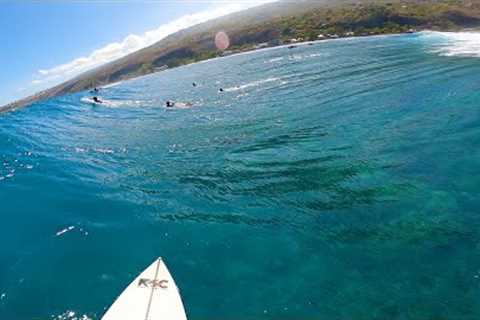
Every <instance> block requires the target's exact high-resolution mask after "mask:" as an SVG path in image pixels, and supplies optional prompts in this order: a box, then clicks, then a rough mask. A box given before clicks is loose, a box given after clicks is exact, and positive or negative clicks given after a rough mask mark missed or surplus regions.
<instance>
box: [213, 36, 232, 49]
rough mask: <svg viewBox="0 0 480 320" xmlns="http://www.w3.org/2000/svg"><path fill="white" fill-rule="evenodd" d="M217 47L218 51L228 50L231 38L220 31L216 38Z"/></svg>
mask: <svg viewBox="0 0 480 320" xmlns="http://www.w3.org/2000/svg"><path fill="white" fill-rule="evenodd" d="M215 46H216V47H217V49H218V50H222V51H223V50H226V49H228V47H229V46H230V38H229V37H228V34H226V33H225V32H223V31H220V32H218V33H217V35H216V36H215Z"/></svg>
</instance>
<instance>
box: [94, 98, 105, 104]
mask: <svg viewBox="0 0 480 320" xmlns="http://www.w3.org/2000/svg"><path fill="white" fill-rule="evenodd" d="M92 99H93V101H94V102H96V103H103V102H102V100H100V99H98V97H93V98H92Z"/></svg>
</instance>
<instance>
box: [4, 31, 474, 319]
mask: <svg viewBox="0 0 480 320" xmlns="http://www.w3.org/2000/svg"><path fill="white" fill-rule="evenodd" d="M455 41H456V40H455V38H454V37H453V38H452V39H450V38H449V37H447V36H444V35H440V34H417V35H405V36H390V37H373V38H362V39H350V40H339V41H330V42H322V43H318V44H315V45H312V46H301V47H298V48H296V49H293V50H289V49H287V48H278V49H275V50H267V51H260V52H256V53H252V54H244V55H238V56H232V57H227V58H221V59H216V60H212V61H208V62H204V63H200V64H195V65H190V66H185V67H181V68H177V69H173V70H168V71H165V72H162V73H158V74H154V75H151V76H147V77H143V78H140V79H137V80H134V81H128V82H124V83H121V84H119V85H116V86H113V87H110V88H106V89H105V90H103V92H102V93H101V96H102V98H103V99H107V100H108V101H110V102H109V104H108V106H93V105H90V104H88V103H85V102H83V101H82V99H84V98H85V97H87V96H88V93H85V92H83V93H78V94H74V95H69V96H64V97H60V98H56V99H52V100H49V101H46V102H41V103H37V104H35V105H33V106H31V107H29V108H25V109H22V110H19V111H16V112H12V113H8V114H4V115H1V116H0V219H1V220H0V221H1V224H0V295H1V296H0V319H2V320H3V319H5V320H7V319H8V320H10V319H12V320H24V319H25V320H27V319H32V320H33V319H42V320H43V319H57V320H58V319H100V317H101V315H102V314H103V312H104V311H105V309H106V308H107V307H108V306H109V305H110V304H111V303H112V301H113V300H114V299H115V298H116V296H117V295H118V294H119V293H120V292H121V291H122V289H123V288H124V287H125V286H126V285H127V284H128V283H129V282H130V281H131V280H132V279H133V277H135V276H136V275H137V274H138V273H139V272H140V271H141V270H143V269H144V268H145V267H146V266H147V265H148V264H150V263H151V262H152V261H153V260H154V259H155V258H156V257H157V256H162V257H163V258H164V259H165V261H166V262H167V265H168V266H169V268H170V270H171V272H172V274H173V276H174V278H175V279H176V281H177V285H178V286H179V287H180V289H181V293H182V296H183V299H184V303H185V307H186V310H187V313H188V315H189V319H192V320H196V319H209V320H212V319H222V320H226V319H242V320H243V319H275V320H277V319H309V320H310V319H322V320H323V319H325V320H335V319H338V320H344V319H356V320H362V319H365V320H367V319H381V320H384V319H422V320H423V319H432V320H433V319H478V318H479V317H480V303H479V301H480V300H479V299H480V215H479V207H480V195H479V186H480V77H479V75H480V58H478V57H473V56H469V54H468V52H467V53H465V52H464V53H465V54H459V52H458V51H459V50H457V51H455V50H452V48H453V49H455V48H457V49H458V48H461V47H458V46H460V45H465V42H459V43H457V42H455ZM467 45H468V43H467ZM455 46H457V47H455ZM460 51H461V50H460ZM460 53H461V52H460ZM192 82H196V83H198V84H199V85H198V87H196V88H195V87H193V86H192ZM219 87H223V88H225V92H224V93H219V92H218V91H217V90H218V88H219ZM167 99H171V100H175V101H182V102H191V103H193V107H192V108H190V109H175V110H167V109H165V108H164V107H163V105H164V102H165V100H167ZM74 314H75V315H74ZM82 317H83V318H82Z"/></svg>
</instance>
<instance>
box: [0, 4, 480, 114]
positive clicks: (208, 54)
mask: <svg viewBox="0 0 480 320" xmlns="http://www.w3.org/2000/svg"><path fill="white" fill-rule="evenodd" d="M478 26H480V0H471V1H460V0H458V1H457V0H390V1H384V0H380V1H373V0H357V1H355V0H336V1H333V2H332V1H328V0H317V1H312V0H301V1H296V2H290V1H279V2H273V3H269V4H264V5H261V6H258V7H254V8H251V9H248V10H245V11H241V12H236V13H232V14H229V15H227V16H224V17H220V18H217V19H214V20H210V21H207V22H204V23H201V24H198V25H196V26H193V27H190V28H186V29H183V30H180V31H178V32H176V33H173V34H171V35H169V36H167V37H165V38H164V39H162V40H160V41H158V42H156V43H154V44H153V45H151V46H148V47H145V48H142V49H140V50H138V51H136V52H133V53H130V54H128V55H126V56H124V57H121V58H119V59H117V60H115V61H112V62H109V63H106V64H104V65H101V66H99V67H96V68H94V69H92V70H89V71H86V72H84V73H82V74H80V75H77V76H75V77H74V78H72V79H70V80H68V81H65V82H63V83H61V84H59V85H56V86H54V87H52V88H50V89H46V90H43V91H41V92H38V93H36V94H34V95H32V96H29V97H27V98H24V99H20V100H18V101H15V102H12V103H10V104H7V105H5V106H3V107H0V112H5V111H11V110H15V109H18V108H20V107H24V106H27V105H29V104H32V103H35V102H37V101H39V100H44V99H47V98H52V97H56V96H60V95H64V94H68V93H75V92H79V91H83V90H87V89H90V88H92V87H96V86H103V85H108V84H111V83H114V82H118V81H122V80H128V79H132V78H136V77H139V76H143V75H147V74H151V73H154V72H156V71H158V70H159V69H162V68H165V67H168V68H174V67H177V66H180V65H184V64H188V63H193V62H198V61H202V60H205V59H209V58H214V57H217V56H221V55H222V54H225V53H224V52H221V51H219V50H218V49H217V48H216V47H215V45H214V40H213V39H214V37H215V34H216V33H217V32H218V31H225V32H227V34H229V36H230V40H231V43H232V46H231V48H229V51H228V53H233V52H242V51H247V50H253V49H255V48H257V46H258V45H259V44H262V45H265V44H266V45H267V46H276V45H279V44H284V43H288V42H289V41H292V39H299V40H316V39H318V37H319V36H323V37H344V36H353V35H355V36H366V35H375V34H390V33H401V32H409V31H410V30H412V29H415V30H422V29H432V30H442V31H458V30H461V29H463V28H469V27H478Z"/></svg>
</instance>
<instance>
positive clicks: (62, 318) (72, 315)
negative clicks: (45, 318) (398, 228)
mask: <svg viewBox="0 0 480 320" xmlns="http://www.w3.org/2000/svg"><path fill="white" fill-rule="evenodd" d="M52 319H54V320H92V318H90V317H89V316H87V315H86V314H82V315H79V314H77V313H76V312H75V311H71V310H67V311H65V312H64V313H62V314H59V315H53V316H52Z"/></svg>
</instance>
